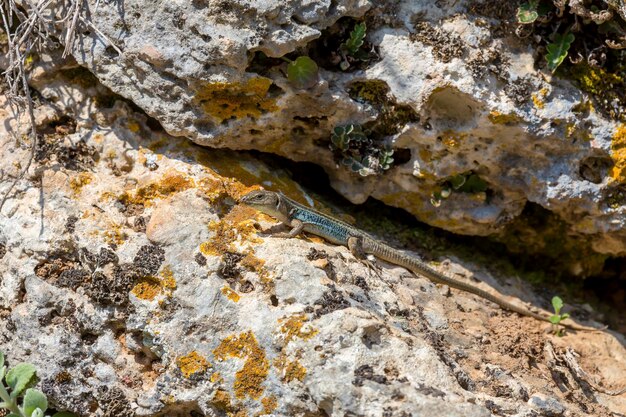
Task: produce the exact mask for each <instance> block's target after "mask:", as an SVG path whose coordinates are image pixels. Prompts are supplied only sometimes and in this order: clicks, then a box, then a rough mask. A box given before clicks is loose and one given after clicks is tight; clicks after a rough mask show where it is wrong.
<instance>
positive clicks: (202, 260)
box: [194, 252, 206, 266]
mask: <svg viewBox="0 0 626 417" xmlns="http://www.w3.org/2000/svg"><path fill="white" fill-rule="evenodd" d="M194 259H195V260H196V262H197V263H198V265H200V266H205V265H206V257H205V256H204V255H203V254H201V253H200V252H198V253H196V256H195V257H194Z"/></svg>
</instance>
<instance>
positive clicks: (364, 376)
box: [352, 365, 389, 387]
mask: <svg viewBox="0 0 626 417" xmlns="http://www.w3.org/2000/svg"><path fill="white" fill-rule="evenodd" d="M366 380H369V381H374V382H376V383H378V384H385V385H388V384H389V380H388V379H387V377H386V376H385V375H377V374H375V373H374V368H372V366H371V365H361V366H359V367H358V368H357V369H356V370H355V371H354V380H353V381H352V384H354V385H356V386H357V387H362V386H363V382H364V381H366Z"/></svg>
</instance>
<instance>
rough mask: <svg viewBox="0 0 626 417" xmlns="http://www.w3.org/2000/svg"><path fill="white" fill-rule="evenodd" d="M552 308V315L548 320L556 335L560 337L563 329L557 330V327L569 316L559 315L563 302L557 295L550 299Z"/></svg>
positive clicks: (565, 314)
mask: <svg viewBox="0 0 626 417" xmlns="http://www.w3.org/2000/svg"><path fill="white" fill-rule="evenodd" d="M552 308H554V314H553V315H551V316H550V317H549V320H550V323H552V325H553V326H554V328H555V333H556V335H557V336H561V335H562V334H563V333H562V332H563V329H562V328H559V327H558V326H559V324H561V322H562V321H563V320H565V319H567V318H568V317H569V314H567V313H564V314H561V309H562V308H563V300H561V297H559V296H558V295H555V296H554V297H552Z"/></svg>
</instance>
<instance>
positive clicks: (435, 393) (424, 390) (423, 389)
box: [416, 383, 446, 398]
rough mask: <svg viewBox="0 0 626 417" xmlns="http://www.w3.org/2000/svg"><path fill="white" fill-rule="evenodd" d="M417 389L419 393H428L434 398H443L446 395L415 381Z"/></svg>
mask: <svg viewBox="0 0 626 417" xmlns="http://www.w3.org/2000/svg"><path fill="white" fill-rule="evenodd" d="M416 389H417V391H419V392H420V393H422V394H424V395H428V396H431V397H436V398H443V397H445V396H446V393H445V392H443V391H441V390H439V389H437V388H435V387H427V386H426V385H423V384H420V383H417V388H416Z"/></svg>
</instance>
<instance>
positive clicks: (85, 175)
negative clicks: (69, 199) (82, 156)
mask: <svg viewBox="0 0 626 417" xmlns="http://www.w3.org/2000/svg"><path fill="white" fill-rule="evenodd" d="M91 181H93V175H92V174H91V173H90V172H81V173H79V174H78V175H76V176H75V177H73V178H71V179H70V188H71V189H72V192H73V194H74V196H77V195H78V194H80V192H81V190H82V188H83V187H84V186H85V185H87V184H90V183H91Z"/></svg>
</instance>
